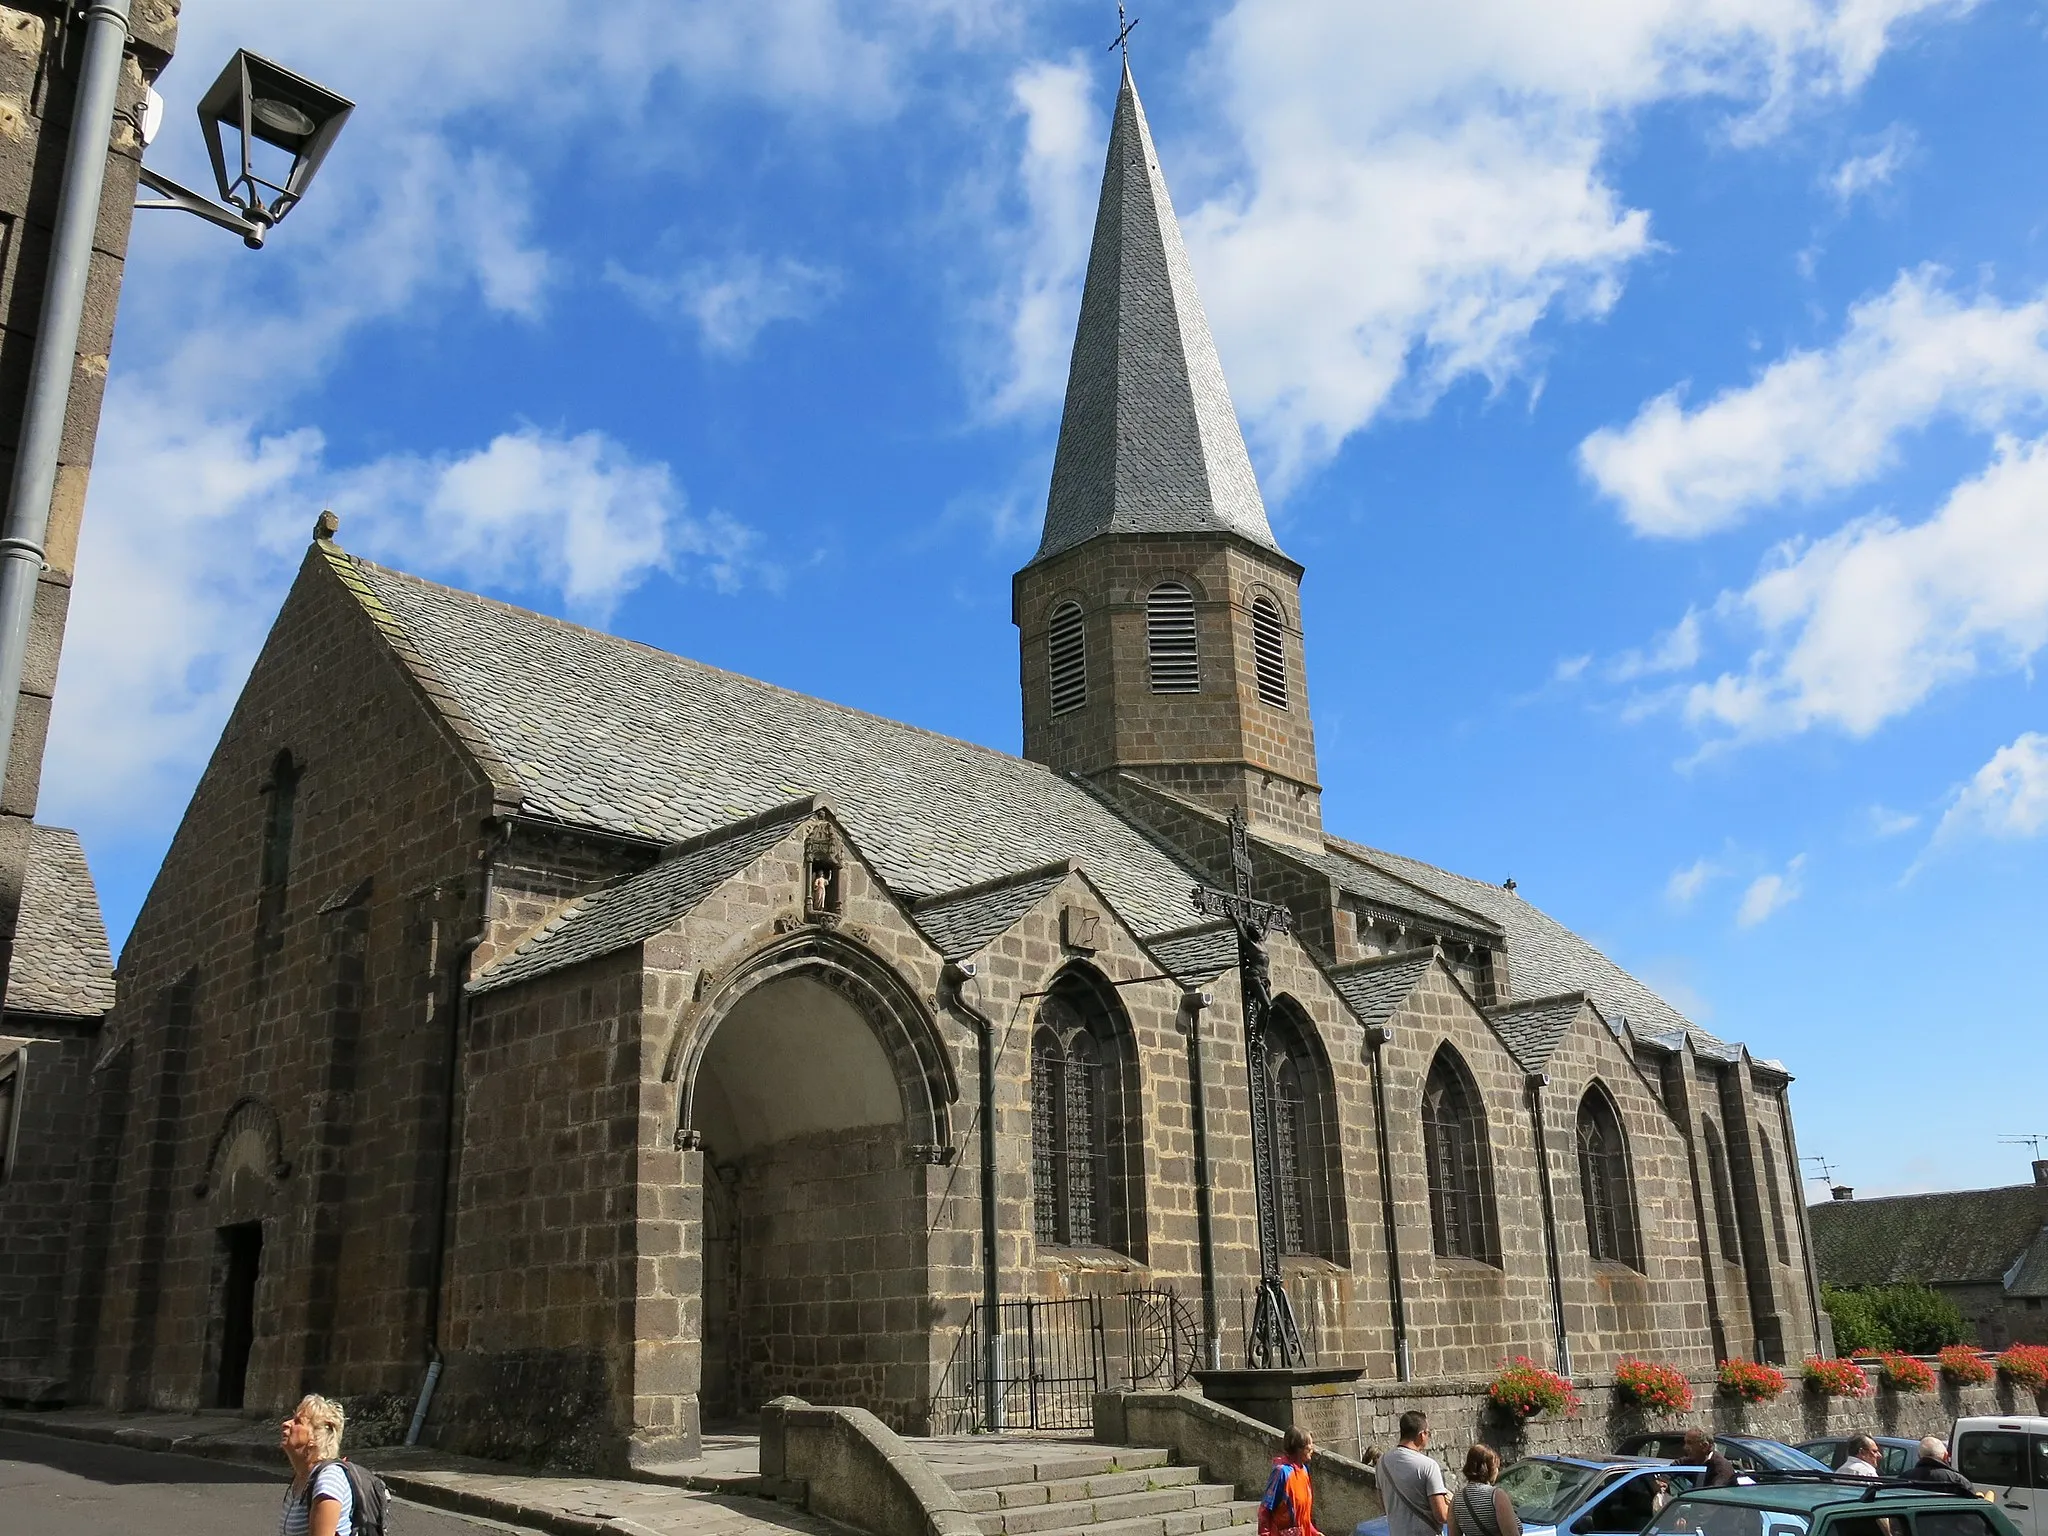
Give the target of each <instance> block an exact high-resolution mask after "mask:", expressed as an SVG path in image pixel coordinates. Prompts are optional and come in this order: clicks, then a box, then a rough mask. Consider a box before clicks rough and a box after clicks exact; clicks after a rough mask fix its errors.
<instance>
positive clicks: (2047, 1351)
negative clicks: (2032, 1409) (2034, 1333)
mask: <svg viewBox="0 0 2048 1536" xmlns="http://www.w3.org/2000/svg"><path fill="white" fill-rule="evenodd" d="M1998 1373H1999V1374H2000V1375H2001V1376H2003V1377H2004V1378H2005V1379H2006V1380H2007V1381H2009V1382H2011V1383H2012V1384H2013V1385H2014V1386H2016V1387H2028V1388H2031V1389H2032V1390H2033V1391H2036V1392H2039V1391H2040V1390H2041V1389H2042V1388H2043V1387H2048V1344H2015V1345H2013V1347H2012V1348H2011V1349H2008V1350H2007V1351H2006V1352H2005V1353H2004V1354H2002V1355H2000V1356H1999V1357H1998Z"/></svg>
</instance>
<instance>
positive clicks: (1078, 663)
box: [1045, 601, 1088, 715]
mask: <svg viewBox="0 0 2048 1536" xmlns="http://www.w3.org/2000/svg"><path fill="white" fill-rule="evenodd" d="M1045 652H1046V655H1045V659H1046V678H1047V686H1048V688H1049V690H1050V691H1051V694H1052V712H1053V713H1054V714H1055V715H1064V714H1066V713H1068V712H1069V711H1071V710H1076V709H1079V708H1080V707H1081V706H1082V705H1083V704H1086V703H1087V702H1088V639H1087V635H1086V633H1085V626H1084V625H1083V623H1082V620H1081V605H1080V604H1079V603H1076V602H1072V601H1068V602H1064V603H1061V604H1060V605H1059V606H1058V607H1057V608H1055V609H1053V611H1052V622H1051V623H1050V624H1049V625H1047V626H1046V631H1045Z"/></svg>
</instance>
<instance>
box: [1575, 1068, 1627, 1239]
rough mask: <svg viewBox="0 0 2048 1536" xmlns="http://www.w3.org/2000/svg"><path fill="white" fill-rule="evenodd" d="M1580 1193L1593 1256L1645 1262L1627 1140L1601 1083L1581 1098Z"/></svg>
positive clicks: (1579, 1133)
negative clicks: (1584, 1208)
mask: <svg viewBox="0 0 2048 1536" xmlns="http://www.w3.org/2000/svg"><path fill="white" fill-rule="evenodd" d="M1578 1140H1579V1194H1580V1197H1581V1198H1582V1199H1583V1200H1584V1202H1585V1206H1586V1242H1587V1246H1588V1247H1589V1248H1590V1249H1591V1250H1592V1256H1593V1258H1594V1259H1595V1260H1604V1261H1605V1262H1607V1263H1611V1264H1626V1265H1627V1266H1628V1267H1629V1268H1630V1269H1635V1270H1640V1269H1641V1268H1642V1267H1643V1254H1642V1243H1641V1239H1640V1236H1639V1233H1638V1229H1637V1226H1636V1198H1635V1189H1634V1182H1633V1180H1632V1179H1631V1178H1630V1177H1629V1168H1628V1141H1627V1138H1626V1135H1625V1133H1624V1132H1623V1130H1622V1125H1621V1116H1620V1114H1619V1113H1617V1112H1616V1110H1615V1108H1614V1101H1613V1100H1612V1099H1610V1098H1609V1097H1608V1096H1607V1091H1606V1090H1605V1089H1604V1088H1602V1087H1601V1086H1600V1085H1599V1084H1597V1083H1596V1084H1594V1085H1593V1086H1592V1087H1591V1088H1588V1089H1587V1090H1586V1096H1585V1097H1584V1098H1583V1099H1581V1100H1580V1101H1579V1124H1578Z"/></svg>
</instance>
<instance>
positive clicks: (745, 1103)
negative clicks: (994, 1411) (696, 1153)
mask: <svg viewBox="0 0 2048 1536" xmlns="http://www.w3.org/2000/svg"><path fill="white" fill-rule="evenodd" d="M878 1014H879V1015H880V1016H879V1017H878V1016H877V1015H878ZM904 1022H905V1021H904V1020H903V1018H902V1017H901V1016H900V1015H898V1014H896V1013H894V1012H893V1011H892V1010H889V1009H887V1008H886V1007H885V1006H884V1005H883V1004H882V1002H881V1000H880V999H879V998H878V997H877V996H876V995H874V994H873V993H871V992H870V991H869V990H868V989H866V988H864V987H863V986H861V985H858V984H856V983H855V982H854V981H853V980H852V979H850V978H849V977H848V976H847V975H846V974H845V973H843V972H841V971H839V970H836V969H834V968H832V967H830V966H827V965H822V964H811V965H798V966H795V967H790V968H783V967H777V968H776V973H775V974H772V975H770V976H769V977H768V978H767V979H764V980H760V981H758V982H757V983H756V984H754V985H752V986H751V987H749V988H747V989H746V990H744V991H743V992H741V993H740V994H739V996H738V997H737V999H736V1000H735V1001H733V1002H732V1003H731V1004H730V1005H729V1006H727V1007H725V1008H724V1009H723V1010H722V1011H721V1012H720V1013H719V1015H718V1016H717V1017H716V1019H715V1021H714V1022H713V1023H712V1024H711V1025H710V1028H709V1030H708V1032H707V1033H706V1034H705V1035H703V1036H702V1037H700V1042H699V1046H698V1049H697V1051H696V1053H695V1060H694V1062H693V1064H692V1067H691V1070H690V1072H689V1075H688V1078H687V1083H686V1093H685V1113H686V1115H687V1116H688V1123H689V1125H690V1129H691V1130H692V1131H693V1132H694V1134H695V1136H696V1138H697V1140H698V1142H699V1144H700V1146H701V1148H702V1152H703V1157H702V1167H703V1183H704V1226H703V1233H704V1239H703V1261H704V1262H703V1307H702V1311H701V1313H700V1317H701V1325H700V1326H701V1332H700V1335H699V1337H700V1341H701V1344H702V1351H703V1353H702V1377H701V1384H700V1387H699V1411H700V1415H701V1418H702V1421H703V1422H705V1423H707V1424H710V1423H719V1422H730V1421H733V1420H739V1419H745V1418H747V1417H749V1416H751V1415H752V1414H754V1413H756V1412H758V1411H759V1409H760V1407H761V1405H762V1404H763V1403H765V1402H767V1401H769V1400H770V1399H771V1398H775V1397H779V1396H781V1395H783V1394H785V1393H794V1394H796V1395H797V1396H800V1397H805V1398H808V1399H810V1400H812V1401H814V1402H821V1403H838V1404H849V1405H853V1406H856V1407H862V1408H867V1409H869V1410H871V1411H873V1412H874V1413H875V1414H877V1415H878V1416H880V1417H881V1418H882V1419H883V1420H884V1421H885V1422H888V1423H890V1424H892V1425H895V1426H897V1427H899V1428H908V1427H911V1423H912V1420H913V1419H914V1418H915V1417H916V1415H918V1414H919V1413H921V1412H922V1410H923V1407H924V1402H925V1398H926V1392H927V1387H928V1383H927V1381H926V1375H927V1374H928V1357H929V1353H930V1347H929V1334H930V1324H929V1312H930V1308H929V1305H928V1300H927V1298H928V1279H927V1271H926V1250H927V1243H926V1212H925V1179H926V1169H925V1167H924V1166H923V1164H924V1163H925V1162H926V1161H927V1160H929V1158H930V1156H931V1155H932V1154H931V1150H930V1147H931V1143H930V1142H928V1141H926V1140H925V1137H927V1136H930V1135H931V1134H932V1132H933V1131H934V1130H935V1129H938V1127H935V1126H934V1125H933V1124H932V1120H933V1115H932V1110H933V1107H934V1106H933V1105H932V1104H931V1103H930V1096H929V1094H928V1093H927V1091H926V1084H925V1082H924V1081H923V1080H922V1077H921V1075H920V1074H917V1073H915V1072H912V1073H911V1074H910V1076H911V1078H912V1080H911V1081H910V1082H908V1083H906V1082H905V1081H904V1077H905V1068H906V1061H905V1057H906V1055H907V1054H908V1055H909V1056H910V1057H911V1059H913V1060H914V1059H915V1055H916V1053H915V1052H914V1051H912V1052H906V1049H905V1047H906V1044H907V1042H906V1040H905V1038H903V1035H904V1031H903V1028H902V1026H903V1024H904ZM919 1133H923V1134H922V1135H920V1134H919ZM941 1134H942V1133H941Z"/></svg>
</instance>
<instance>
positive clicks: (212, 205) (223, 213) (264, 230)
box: [135, 165, 270, 251]
mask: <svg viewBox="0 0 2048 1536" xmlns="http://www.w3.org/2000/svg"><path fill="white" fill-rule="evenodd" d="M137 179H138V180H139V181H141V183H142V184H143V185H144V186H145V187H148V188H149V189H150V191H152V192H161V193H163V196H162V197H161V198H149V199H142V198H138V199H137V200H136V203H135V206H136V207H137V208H177V209H180V210H182V211H184V212H186V213H196V214H197V215H199V217H200V218H202V219H205V220H206V221H207V222H208V223H209V224H218V225H219V226H220V227H221V228H222V229H230V230H233V231H234V232H235V233H236V234H238V235H240V236H241V237H242V243H243V244H244V245H246V246H248V247H249V249H250V250H252V251H253V250H256V249H259V248H260V247H261V246H262V244H263V237H264V236H265V235H267V234H268V233H269V232H270V225H269V224H268V223H266V222H264V221H263V220H260V219H251V218H245V217H244V216H243V215H241V214H239V213H237V212H236V211H235V210H234V209H232V208H223V207H221V206H220V204H218V203H216V202H214V201H213V200H212V199H210V198H206V197H202V196H200V195H199V194H198V193H197V192H194V191H193V190H192V189H191V188H190V187H187V186H181V185H180V184H179V183H177V182H175V181H173V180H171V178H170V177H168V176H166V175H164V174H163V173H162V172H160V171H153V170H151V169H150V168H149V167H148V166H146V165H145V166H143V167H141V169H140V172H139V174H138V176H137Z"/></svg>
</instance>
